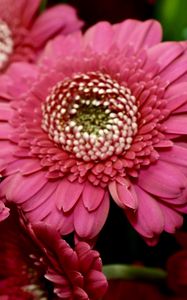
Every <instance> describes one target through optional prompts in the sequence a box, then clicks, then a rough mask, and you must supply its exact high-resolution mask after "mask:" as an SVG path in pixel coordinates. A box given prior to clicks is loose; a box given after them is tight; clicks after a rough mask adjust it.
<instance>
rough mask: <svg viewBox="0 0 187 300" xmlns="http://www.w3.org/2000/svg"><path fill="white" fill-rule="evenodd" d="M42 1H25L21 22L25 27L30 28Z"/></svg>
mask: <svg viewBox="0 0 187 300" xmlns="http://www.w3.org/2000/svg"><path fill="white" fill-rule="evenodd" d="M40 3H41V0H25V5H24V11H23V12H22V15H21V16H20V17H21V20H22V23H23V24H24V25H25V27H28V26H29V25H30V23H31V21H32V19H33V16H34V15H35V13H36V12H37V10H38V8H39V6H40Z"/></svg>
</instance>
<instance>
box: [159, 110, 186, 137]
mask: <svg viewBox="0 0 187 300" xmlns="http://www.w3.org/2000/svg"><path fill="white" fill-rule="evenodd" d="M164 126H165V127H166V132H167V133H176V134H187V118H186V114H180V115H175V116H171V117H170V118H169V119H168V120H167V121H165V122H164Z"/></svg>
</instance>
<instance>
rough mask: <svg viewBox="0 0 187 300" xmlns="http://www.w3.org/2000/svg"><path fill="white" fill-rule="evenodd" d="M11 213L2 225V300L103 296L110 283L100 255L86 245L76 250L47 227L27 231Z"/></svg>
mask: <svg viewBox="0 0 187 300" xmlns="http://www.w3.org/2000/svg"><path fill="white" fill-rule="evenodd" d="M11 212H12V213H11V216H10V217H9V218H8V219H7V220H6V221H4V222H2V223H1V224H0V239H1V244H0V267H1V268H0V269H1V270H0V278H1V281H0V297H5V296H7V297H10V299H13V300H17V299H23V300H27V299H29V300H30V299H33V300H37V299H38V300H39V299H43V300H44V299H54V300H55V299H56V296H55V295H58V297H59V298H60V299H68V300H70V299H90V300H92V299H93V300H94V299H99V298H100V297H102V296H103V294H104V293H105V291H106V288H107V281H106V279H105V276H104V275H103V274H102V263H101V259H100V257H99V253H98V252H97V251H94V250H91V249H90V246H89V245H88V244H86V243H83V242H80V243H78V244H77V245H76V247H75V249H74V250H73V249H72V248H71V247H70V246H69V245H68V244H67V243H66V242H65V241H64V240H63V239H62V238H61V236H60V235H59V234H58V233H57V231H56V230H55V229H53V228H52V227H51V226H49V225H46V224H42V223H40V224H37V225H35V226H33V227H31V226H30V225H29V224H28V225H25V229H26V230H24V229H23V228H22V226H21V225H20V224H19V222H18V216H17V213H16V211H15V210H13V211H11ZM22 222H23V220H22ZM44 275H45V278H46V279H48V281H45V278H44V277H43V276H44ZM49 281H50V282H51V283H53V286H54V294H53V292H52V291H53V288H52V287H51V285H50V284H49ZM11 297H14V298H11ZM16 297H17V298H16ZM19 297H20V298H19ZM2 299H4V298H2ZM5 299H6V298H5ZM7 299H9V298H7Z"/></svg>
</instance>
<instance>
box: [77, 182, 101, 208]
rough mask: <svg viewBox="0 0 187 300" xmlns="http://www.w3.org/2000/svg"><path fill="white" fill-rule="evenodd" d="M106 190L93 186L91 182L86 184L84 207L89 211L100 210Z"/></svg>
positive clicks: (83, 196) (83, 195) (83, 198)
mask: <svg viewBox="0 0 187 300" xmlns="http://www.w3.org/2000/svg"><path fill="white" fill-rule="evenodd" d="M104 194H105V190H104V189H103V188H101V187H99V186H93V184H91V183H90V182H89V181H87V182H86V184H85V187H84V191H83V194H82V200H83V203H84V206H85V207H86V209H88V211H93V210H95V209H97V208H98V206H99V205H100V204H101V201H102V200H103V197H104Z"/></svg>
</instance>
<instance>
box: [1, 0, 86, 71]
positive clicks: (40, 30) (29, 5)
mask: <svg viewBox="0 0 187 300" xmlns="http://www.w3.org/2000/svg"><path fill="white" fill-rule="evenodd" d="M41 2H42V1H41V0H19V1H14V0H0V73H1V72H3V71H4V70H5V68H7V66H8V65H9V64H10V63H12V62H14V61H22V60H27V61H33V60H35V58H36V54H37V53H38V52H39V51H40V50H41V49H42V47H43V46H44V44H45V43H46V42H47V40H49V39H50V38H51V37H54V35H55V34H57V33H60V32H62V33H63V34H67V33H69V32H72V31H75V30H77V29H79V28H80V27H81V25H82V22H81V21H79V20H78V18H77V16H76V12H75V9H74V8H72V7H71V6H68V5H57V6H54V7H53V8H51V9H48V10H46V11H45V12H44V13H43V14H41V15H40V16H39V17H36V13H37V11H38V10H39V6H40V4H41Z"/></svg>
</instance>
